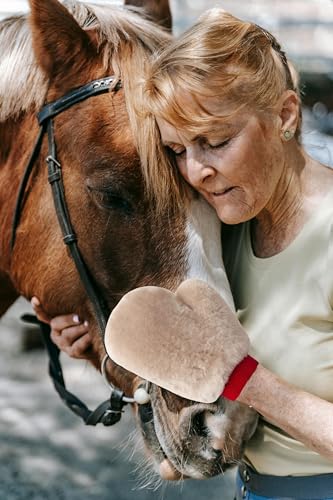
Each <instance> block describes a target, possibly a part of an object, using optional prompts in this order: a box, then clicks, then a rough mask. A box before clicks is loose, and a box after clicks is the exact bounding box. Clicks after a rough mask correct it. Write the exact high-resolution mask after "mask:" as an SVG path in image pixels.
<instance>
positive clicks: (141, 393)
mask: <svg viewBox="0 0 333 500" xmlns="http://www.w3.org/2000/svg"><path fill="white" fill-rule="evenodd" d="M109 359H110V358H109V355H108V354H105V356H104V358H103V360H102V363H101V373H102V376H103V380H104V382H105V383H106V385H107V386H108V387H110V388H111V390H112V391H114V390H115V387H114V386H113V384H112V383H111V382H110V381H109V379H108V376H107V373H106V363H107V361H108V360H109ZM148 388H149V382H148V381H147V380H146V382H145V387H138V389H136V391H135V392H134V397H133V398H129V397H128V396H123V398H122V399H123V401H124V403H137V404H139V405H140V404H141V405H142V404H147V403H148V402H149V401H150V395H149V392H148Z"/></svg>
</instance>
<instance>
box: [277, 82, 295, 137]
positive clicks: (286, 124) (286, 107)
mask: <svg viewBox="0 0 333 500" xmlns="http://www.w3.org/2000/svg"><path fill="white" fill-rule="evenodd" d="M277 111H278V115H279V128H280V136H281V139H282V140H284V141H289V140H290V139H291V138H292V137H293V136H294V135H295V132H296V130H297V126H298V122H299V118H300V102H299V97H298V95H297V94H296V92H294V91H293V90H286V91H285V92H284V93H283V94H282V96H281V98H280V100H279V103H278V110H277Z"/></svg>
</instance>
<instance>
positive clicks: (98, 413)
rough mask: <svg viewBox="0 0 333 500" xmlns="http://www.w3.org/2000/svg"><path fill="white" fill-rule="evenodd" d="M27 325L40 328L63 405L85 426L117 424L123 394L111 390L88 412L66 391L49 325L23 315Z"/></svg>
mask: <svg viewBox="0 0 333 500" xmlns="http://www.w3.org/2000/svg"><path fill="white" fill-rule="evenodd" d="M21 319H22V320H23V321H26V322H27V323H33V324H38V325H39V326H40V328H41V332H42V337H43V341H44V345H45V348H46V350H47V353H48V355H49V375H50V377H51V379H52V381H53V385H54V388H55V390H56V391H57V393H58V394H59V396H60V398H61V399H62V400H63V402H64V403H65V405H66V406H67V407H68V408H69V409H70V410H71V411H72V412H73V413H75V414H76V415H77V416H79V417H80V418H81V419H82V420H83V421H84V423H85V424H86V425H96V424H98V423H102V424H103V425H105V426H109V425H114V424H116V423H117V422H119V420H120V418H121V414H122V411H123V406H124V403H123V395H124V393H123V392H122V391H120V390H118V389H113V391H112V392H111V396H110V399H108V400H106V401H104V402H103V403H101V404H100V405H99V406H98V407H97V408H96V409H95V410H90V409H89V408H88V407H87V406H86V405H85V404H84V403H83V402H82V401H81V399H79V398H77V397H76V396H74V394H72V393H71V392H70V391H68V390H67V388H66V384H65V380H64V376H63V371H62V368H61V363H60V359H59V356H60V351H59V349H58V347H57V346H56V345H55V344H54V343H53V342H52V340H51V338H50V327H49V325H47V324H45V323H42V322H41V321H38V319H37V318H36V316H33V315H30V314H25V315H23V316H22V318H21Z"/></svg>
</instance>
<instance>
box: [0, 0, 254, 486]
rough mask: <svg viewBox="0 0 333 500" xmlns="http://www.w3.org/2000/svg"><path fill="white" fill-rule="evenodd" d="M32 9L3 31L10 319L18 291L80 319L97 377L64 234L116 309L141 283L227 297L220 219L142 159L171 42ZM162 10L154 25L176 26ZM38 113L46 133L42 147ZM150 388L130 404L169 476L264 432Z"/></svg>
mask: <svg viewBox="0 0 333 500" xmlns="http://www.w3.org/2000/svg"><path fill="white" fill-rule="evenodd" d="M29 2H30V9H31V12H30V15H28V16H27V15H19V16H14V17H11V18H8V19H6V20H4V21H2V22H1V23H0V45H1V54H0V145H1V146H0V225H1V236H0V249H1V250H0V314H3V313H4V312H5V311H6V310H7V309H8V307H9V306H10V305H11V304H12V303H13V302H14V301H15V300H16V298H17V297H18V296H19V295H23V296H25V297H26V298H28V299H30V298H31V297H32V296H33V295H36V296H38V297H39V298H40V300H41V302H42V304H43V306H44V308H45V310H46V312H47V313H48V314H49V315H50V316H55V315H58V314H63V313H66V312H71V311H77V312H78V314H79V315H81V316H82V317H84V318H86V319H87V320H88V321H89V324H90V331H91V334H92V337H93V348H92V350H91V352H88V353H87V359H88V360H89V361H90V362H91V363H92V364H93V365H94V366H95V367H96V368H97V369H99V370H100V369H101V366H102V365H103V360H104V359H105V349H104V345H103V336H102V335H101V322H100V318H99V317H98V313H96V308H94V306H93V305H92V300H91V296H90V295H89V294H88V293H87V291H86V288H85V287H84V286H83V284H82V282H81V280H80V278H79V275H78V272H77V269H76V267H75V265H74V263H73V260H72V259H71V256H70V251H69V250H68V247H67V248H66V246H65V245H64V244H63V241H62V239H64V240H66V242H67V243H68V244H73V242H75V245H76V247H75V248H76V251H77V252H79V254H80V256H81V257H82V260H83V261H84V266H85V267H86V270H88V271H87V273H86V274H87V276H88V278H92V277H93V284H94V287H95V288H94V289H95V298H96V296H97V299H98V298H99V297H103V301H104V302H103V303H104V306H105V307H106V309H107V311H109V312H110V311H111V310H112V309H113V307H114V306H115V305H116V304H117V302H118V301H119V299H120V298H121V297H122V296H123V295H124V294H125V293H126V292H127V291H129V290H131V289H133V288H136V287H140V286H144V285H158V286H163V287H166V288H168V289H170V290H174V289H176V287H177V286H178V285H179V284H180V283H181V282H182V281H183V280H184V279H187V278H189V277H198V278H201V279H204V280H205V281H207V282H209V283H210V284H212V286H214V287H215V288H216V289H217V290H221V293H222V288H223V287H224V283H225V275H224V270H223V262H222V251H221V238H220V222H219V221H218V219H217V217H216V215H215V213H214V212H213V210H212V209H211V208H210V207H209V206H208V205H207V204H206V202H204V201H203V200H201V199H200V198H196V197H195V196H193V197H192V200H191V202H190V203H189V204H188V205H186V206H185V205H184V206H180V205H179V204H178V205H177V203H175V200H176V198H177V197H176V196H174V194H173V193H176V192H177V189H179V188H178V182H177V179H176V176H175V174H174V172H169V173H168V172H161V183H164V185H168V186H169V196H168V197H167V198H166V199H165V200H164V201H163V203H164V204H163V203H161V200H159V199H158V193H156V196H155V198H154V196H152V195H151V193H150V191H149V189H148V187H149V186H148V187H147V185H148V183H149V176H148V175H147V172H146V171H145V170H144V168H142V164H141V162H140V157H139V154H138V141H140V140H144V137H140V129H141V123H140V120H141V119H142V118H138V114H137V113H136V111H135V110H137V109H138V106H139V105H140V91H139V90H138V85H137V84H138V82H139V81H140V79H142V78H143V77H144V71H145V67H146V66H147V64H149V57H150V56H151V54H152V53H153V52H154V51H155V50H159V49H160V48H161V47H163V45H165V44H167V43H168V41H169V40H170V35H169V34H168V33H167V32H166V31H165V30H164V29H163V28H162V27H161V26H159V25H158V24H156V22H153V21H152V20H149V19H147V18H146V17H144V16H142V14H140V13H139V12H137V11H135V9H134V11H133V10H131V9H130V8H129V7H126V8H125V7H116V6H97V5H88V4H82V3H80V2H78V1H76V0H71V1H67V2H66V3H65V4H64V5H63V4H61V3H59V2H58V0H29ZM136 3H138V2H136ZM163 3H164V6H165V2H163V1H162V2H160V4H163ZM166 12H167V11H166V10H165V9H164V10H163V13H162V18H159V19H157V21H158V22H159V23H160V24H163V22H164V21H166V23H169V25H170V18H168V16H167V15H166ZM152 13H153V15H155V19H156V9H155V11H154V12H153V10H152ZM148 14H149V12H148ZM91 82H92V83H91ZM87 88H89V89H90V90H89V92H90V94H89V96H88V98H84V99H82V100H80V98H79V97H78V95H79V94H80V95H81V94H82V92H83V93H85V97H87V94H86V92H87ZM82 89H83V90H82ZM92 89H93V91H92ZM91 92H93V93H91ZM94 92H95V93H94ZM73 99H74V101H73ZM69 101H70V104H71V105H70V106H67V104H68V102H69ZM45 103H47V104H46V105H45ZM64 103H65V104H64ZM66 103H67V104H66ZM59 106H60V107H61V112H59V113H58V114H54V113H56V111H55V110H56V109H58V111H59ZM66 106H67V107H66ZM41 109H42V111H40V110H41ZM39 111H40V112H39ZM37 112H39V115H38V116H39V120H40V122H41V130H42V132H43V133H41V134H40V136H38V137H39V138H38V140H37V143H36V144H35V140H36V137H37V135H38V127H39V126H38V121H37V120H36V113H37ZM52 113H53V115H52ZM46 115H47V116H46ZM45 116H46V118H45ZM50 116H51V118H50ZM43 120H45V121H43ZM46 129H47V130H46ZM46 135H47V136H48V140H47V139H46ZM32 151H34V153H32V154H31V152H32ZM30 155H31V156H30ZM29 157H30V160H29ZM45 159H46V163H47V165H48V167H49V170H48V172H47V168H46V167H45ZM27 164H28V165H30V167H32V164H33V168H30V167H29V174H28V175H27V170H26V171H24V169H25V166H26V165H27ZM50 166H51V171H50ZM24 172H25V173H24ZM56 177H57V180H56ZM22 178H24V181H22ZM47 178H49V181H50V183H51V185H53V184H56V183H57V182H58V181H59V178H61V182H62V186H61V188H59V187H58V191H57V193H56V194H55V195H54V196H55V198H57V197H58V198H57V199H58V204H59V196H60V195H59V193H60V194H61V192H62V196H63V198H62V202H63V203H65V204H66V206H65V208H64V207H62V210H63V213H65V216H66V217H67V220H66V221H65V222H66V223H68V224H69V225H70V228H69V229H70V231H69V233H70V234H65V236H64V233H63V232H62V231H61V229H60V226H59V224H58V220H57V215H56V210H55V208H54V204H53V200H52V189H53V187H52V189H51V188H50V187H49V186H48V179H47ZM18 193H19V194H18ZM64 200H65V201H64ZM62 202H60V204H61V203H62ZM13 214H15V215H13ZM65 225H66V224H65ZM74 233H75V234H74ZM102 309H103V308H102ZM104 371H105V373H106V376H107V378H108V380H110V381H111V383H113V384H114V385H116V386H117V387H118V388H119V389H120V390H121V394H123V393H124V394H126V395H127V396H128V398H129V400H130V398H131V396H132V395H133V393H134V392H135V390H136V389H137V388H138V387H140V386H142V383H143V381H142V380H140V379H138V377H136V376H134V375H133V374H131V373H129V372H126V371H125V370H124V369H122V368H121V367H119V366H117V365H115V364H114V363H112V361H111V360H109V361H108V362H107V363H106V364H104ZM149 392H150V402H149V403H146V404H143V405H137V404H135V403H134V404H132V407H133V410H134V412H135V414H136V416H137V423H138V427H139V428H140V430H141V433H142V436H143V440H144V443H145V447H146V450H147V455H148V456H149V457H150V459H151V462H152V465H153V468H154V469H155V470H156V471H157V473H159V474H161V476H162V477H164V478H166V479H169V478H170V479H172V478H174V477H171V476H173V475H174V476H177V477H193V478H206V477H210V476H213V475H216V474H218V473H220V472H221V471H224V470H225V469H226V468H227V467H229V466H232V465H234V464H235V463H237V461H238V460H239V459H240V458H241V456H242V453H243V449H244V445H245V443H246V441H247V440H248V439H249V438H250V436H251V435H252V433H253V432H254V429H255V426H256V422H257V416H256V413H255V412H254V411H253V410H251V409H249V408H247V407H245V406H243V405H241V404H239V403H237V402H230V401H227V400H225V399H223V398H220V399H219V400H218V401H217V402H216V403H214V404H211V405H204V404H198V403H196V402H193V401H187V400H184V399H182V398H179V397H177V396H175V395H174V394H171V393H169V392H167V391H164V390H162V389H161V388H159V387H156V386H151V387H150V389H149ZM131 401H132V400H131ZM166 463H167V465H168V466H170V467H169V468H168V467H165V464H166ZM163 464H164V466H163ZM170 470H172V471H173V472H172V474H170V473H169V472H165V471H170ZM163 471H164V472H163Z"/></svg>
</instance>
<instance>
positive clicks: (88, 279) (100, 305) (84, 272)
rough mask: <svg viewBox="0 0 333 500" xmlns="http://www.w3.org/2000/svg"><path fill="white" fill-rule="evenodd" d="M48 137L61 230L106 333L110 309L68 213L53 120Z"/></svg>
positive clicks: (52, 180)
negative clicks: (84, 254)
mask: <svg viewBox="0 0 333 500" xmlns="http://www.w3.org/2000/svg"><path fill="white" fill-rule="evenodd" d="M47 136H48V144H49V155H48V157H47V158H46V162H47V166H48V181H49V183H50V185H51V188H52V196H53V202H54V206H55V211H56V214H57V218H58V222H59V226H60V228H61V232H62V236H63V240H64V243H65V244H66V245H67V247H68V248H69V251H70V253H71V256H72V258H73V261H74V263H75V266H76V269H77V271H78V273H79V276H80V279H81V282H82V284H83V286H84V288H85V291H86V293H87V295H88V297H89V299H90V301H91V302H92V304H93V306H94V310H95V313H96V317H97V321H98V324H99V327H100V329H101V332H104V331H105V328H106V323H107V319H108V309H107V306H106V304H105V303H104V301H103V299H102V297H101V294H99V293H98V291H97V287H96V285H95V282H94V280H93V278H92V276H91V274H90V273H89V271H88V268H87V266H86V263H85V262H84V260H83V258H82V255H81V253H80V250H79V248H78V245H77V237H76V235H75V232H74V229H73V226H72V224H71V220H70V216H69V213H68V209H67V205H66V202H65V193H64V185H63V181H62V172H61V165H60V163H59V162H58V161H57V159H56V157H57V151H56V144H55V140H54V132H53V120H52V118H50V119H48V121H47Z"/></svg>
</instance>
